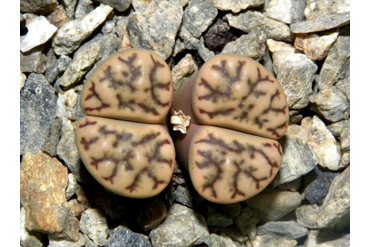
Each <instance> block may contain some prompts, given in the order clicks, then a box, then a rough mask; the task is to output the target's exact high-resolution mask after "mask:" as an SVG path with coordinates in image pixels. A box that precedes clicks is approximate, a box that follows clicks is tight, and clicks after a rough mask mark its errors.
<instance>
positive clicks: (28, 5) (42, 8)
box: [20, 0, 58, 15]
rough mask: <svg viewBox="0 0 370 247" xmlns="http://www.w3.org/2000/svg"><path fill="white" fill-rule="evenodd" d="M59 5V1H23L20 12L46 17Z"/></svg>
mask: <svg viewBox="0 0 370 247" xmlns="http://www.w3.org/2000/svg"><path fill="white" fill-rule="evenodd" d="M57 5H58V1H57V0H21V1H20V11H21V12H26V13H34V14H43V15H46V14H48V13H50V12H51V11H53V9H54V8H55V7H56V6H57Z"/></svg>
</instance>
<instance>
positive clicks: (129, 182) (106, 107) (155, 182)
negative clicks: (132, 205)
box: [76, 49, 175, 198]
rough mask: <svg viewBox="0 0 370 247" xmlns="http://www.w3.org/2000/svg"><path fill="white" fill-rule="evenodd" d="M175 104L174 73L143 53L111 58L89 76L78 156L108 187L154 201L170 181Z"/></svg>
mask: <svg viewBox="0 0 370 247" xmlns="http://www.w3.org/2000/svg"><path fill="white" fill-rule="evenodd" d="M171 103H172V79H171V72H170V69H169V68H168V66H167V64H166V63H165V61H163V59H161V58H160V57H159V56H158V55H156V54H155V53H153V52H150V51H147V50H143V49H127V50H123V51H120V52H117V53H115V54H113V55H112V56H111V57H109V58H108V59H106V60H105V61H104V62H102V63H101V64H100V65H99V66H98V67H97V68H96V69H95V70H94V71H93V73H92V74H91V75H90V76H89V78H88V79H87V81H86V82H85V84H84V87H83V90H82V92H81V108H82V110H83V111H84V112H85V113H86V114H87V115H89V116H86V117H84V118H83V119H81V120H80V121H79V123H78V124H77V127H76V143H77V147H78V150H79V153H80V157H81V159H82V161H83V163H84V164H85V166H86V168H87V170H88V171H89V172H90V173H91V175H92V176H93V177H94V178H95V179H96V180H97V181H98V182H99V183H100V184H102V185H103V186H104V187H106V188H107V189H109V190H111V191H113V192H115V193H117V194H119V195H123V196H127V197H133V198H146V197H152V196H155V195H157V194H158V193H160V192H161V191H162V190H163V189H164V188H165V187H166V186H167V185H168V183H169V181H170V179H171V176H172V173H173V168H174V161H175V150H174V145H173V142H172V139H171V137H170V135H169V133H168V128H167V125H166V119H167V115H168V111H169V109H170V107H171Z"/></svg>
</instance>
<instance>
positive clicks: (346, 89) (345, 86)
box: [335, 78, 351, 102]
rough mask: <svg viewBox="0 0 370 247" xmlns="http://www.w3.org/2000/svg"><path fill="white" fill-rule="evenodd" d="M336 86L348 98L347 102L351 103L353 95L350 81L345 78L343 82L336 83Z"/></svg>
mask: <svg viewBox="0 0 370 247" xmlns="http://www.w3.org/2000/svg"><path fill="white" fill-rule="evenodd" d="M335 86H336V87H337V88H338V89H339V91H341V92H342V93H343V94H344V95H345V96H346V98H347V101H348V102H350V101H351V94H350V86H351V84H350V79H349V78H344V79H343V80H340V81H338V82H337V83H335Z"/></svg>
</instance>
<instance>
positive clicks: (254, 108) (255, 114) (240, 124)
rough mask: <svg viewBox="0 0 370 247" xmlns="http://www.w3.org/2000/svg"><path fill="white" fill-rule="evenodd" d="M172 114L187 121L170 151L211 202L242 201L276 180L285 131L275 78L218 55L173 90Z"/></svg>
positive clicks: (280, 94)
mask: <svg viewBox="0 0 370 247" xmlns="http://www.w3.org/2000/svg"><path fill="white" fill-rule="evenodd" d="M173 109H175V110H182V111H183V112H184V114H185V115H186V116H190V117H191V123H190V126H189V127H188V133H187V134H186V135H178V136H177V138H176V139H175V147H176V152H177V155H178V157H179V159H180V161H181V162H182V163H183V164H184V165H185V166H186V167H187V169H188V171H189V173H190V177H191V180H192V183H193V185H194V187H195V189H196V190H197V192H198V193H199V194H200V195H201V196H203V197H204V198H205V199H207V200H209V201H212V202H216V203H234V202H239V201H242V200H246V199H248V198H250V197H252V196H254V195H256V194H257V193H259V192H260V191H262V190H263V189H264V188H265V187H266V186H267V185H268V184H269V183H270V182H271V181H272V179H273V178H274V177H275V176H276V174H277V172H278V171H279V168H280V165H281V161H282V148H281V146H280V144H279V143H278V142H277V141H276V140H277V139H279V138H281V137H282V136H283V135H284V134H285V132H286V129H287V127H288V121H289V112H288V106H287V103H286V98H285V95H284V93H283V91H282V90H281V88H280V86H279V84H278V83H277V81H276V79H275V78H274V77H273V75H272V74H271V73H269V72H268V71H267V70H266V69H265V68H264V67H263V66H262V65H260V64H259V63H257V62H255V61H253V60H252V59H250V58H247V57H243V56H239V55H233V54H220V55H217V56H215V57H213V58H212V59H210V60H208V61H207V63H205V64H204V65H203V67H202V68H201V69H200V70H199V72H198V73H197V74H196V75H194V76H193V77H192V78H191V79H190V80H189V81H188V82H187V83H186V84H184V85H183V86H182V87H181V88H180V89H179V90H177V91H176V94H175V97H174V102H173Z"/></svg>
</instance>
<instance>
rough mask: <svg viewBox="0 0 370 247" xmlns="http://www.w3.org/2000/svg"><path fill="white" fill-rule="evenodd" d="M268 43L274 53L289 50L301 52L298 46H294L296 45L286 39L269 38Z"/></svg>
mask: <svg viewBox="0 0 370 247" xmlns="http://www.w3.org/2000/svg"><path fill="white" fill-rule="evenodd" d="M266 44H267V46H268V48H269V50H270V51H271V52H272V53H274V52H275V51H287V52H291V53H299V51H298V50H297V49H296V48H294V46H292V45H291V44H289V43H286V42H284V41H276V40H273V39H267V41H266Z"/></svg>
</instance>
